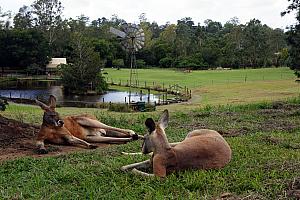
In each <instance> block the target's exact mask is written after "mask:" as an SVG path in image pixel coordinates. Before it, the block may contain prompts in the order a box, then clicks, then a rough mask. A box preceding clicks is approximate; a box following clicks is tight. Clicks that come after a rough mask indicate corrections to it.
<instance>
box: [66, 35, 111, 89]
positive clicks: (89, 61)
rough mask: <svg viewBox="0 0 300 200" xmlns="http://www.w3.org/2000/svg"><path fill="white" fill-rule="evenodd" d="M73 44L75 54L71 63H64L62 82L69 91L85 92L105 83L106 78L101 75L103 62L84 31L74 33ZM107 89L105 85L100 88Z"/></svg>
mask: <svg viewBox="0 0 300 200" xmlns="http://www.w3.org/2000/svg"><path fill="white" fill-rule="evenodd" d="M71 42H72V43H71V46H72V48H73V55H72V60H71V64H67V65H63V66H62V68H61V72H62V83H63V85H64V87H65V90H66V91H68V92H75V93H84V92H86V91H87V90H88V89H89V88H91V87H92V88H95V87H94V86H96V85H99V81H100V82H101V84H100V85H104V86H105V84H103V83H105V82H104V80H103V79H102V78H101V75H99V72H100V68H101V67H102V66H103V63H102V62H101V61H100V57H99V55H98V53H96V52H95V51H94V49H93V46H92V45H91V42H90V40H89V39H88V38H86V37H84V35H83V34H82V33H79V32H75V33H73V35H72V39H71ZM98 89H99V90H105V89H106V88H105V87H100V88H98Z"/></svg>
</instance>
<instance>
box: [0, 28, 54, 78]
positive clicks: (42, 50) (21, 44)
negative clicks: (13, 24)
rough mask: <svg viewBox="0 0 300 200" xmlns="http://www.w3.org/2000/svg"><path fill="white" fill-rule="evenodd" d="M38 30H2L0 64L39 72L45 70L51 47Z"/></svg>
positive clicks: (0, 36)
mask: <svg viewBox="0 0 300 200" xmlns="http://www.w3.org/2000/svg"><path fill="white" fill-rule="evenodd" d="M48 47H49V46H48V44H47V42H46V41H45V38H44V37H43V35H42V34H41V33H40V32H38V31H36V30H0V66H1V67H2V70H3V69H4V67H13V68H15V69H18V70H26V69H27V68H28V67H30V68H31V69H35V70H34V71H32V70H30V72H33V73H37V72H41V71H44V70H45V67H46V63H47V62H48V61H49V60H48V59H49V48H48Z"/></svg>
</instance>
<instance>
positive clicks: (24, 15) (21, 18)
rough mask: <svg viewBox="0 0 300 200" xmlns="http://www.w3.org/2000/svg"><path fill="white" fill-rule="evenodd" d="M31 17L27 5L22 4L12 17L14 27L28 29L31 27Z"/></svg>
mask: <svg viewBox="0 0 300 200" xmlns="http://www.w3.org/2000/svg"><path fill="white" fill-rule="evenodd" d="M32 22H33V17H32V14H31V10H30V8H29V7H28V6H22V7H21V8H20V9H19V12H18V13H17V14H16V15H15V17H14V28H15V29H29V28H32V27H33V24H32Z"/></svg>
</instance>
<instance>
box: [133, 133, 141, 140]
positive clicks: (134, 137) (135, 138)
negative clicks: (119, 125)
mask: <svg viewBox="0 0 300 200" xmlns="http://www.w3.org/2000/svg"><path fill="white" fill-rule="evenodd" d="M131 138H132V140H138V139H139V135H138V134H136V133H135V134H134V135H131Z"/></svg>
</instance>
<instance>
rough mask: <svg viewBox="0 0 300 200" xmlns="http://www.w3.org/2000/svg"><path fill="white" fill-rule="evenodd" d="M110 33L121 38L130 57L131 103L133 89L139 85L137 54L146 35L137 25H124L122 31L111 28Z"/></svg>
mask: <svg viewBox="0 0 300 200" xmlns="http://www.w3.org/2000/svg"><path fill="white" fill-rule="evenodd" d="M110 32H111V33H113V34H114V35H116V36H117V37H119V38H121V45H122V47H123V49H124V50H126V51H127V52H128V53H129V55H130V77H129V102H131V88H132V87H137V86H138V85H137V84H138V73H137V65H136V56H135V54H136V52H137V51H138V50H140V49H141V48H143V46H144V44H145V34H144V31H143V29H142V28H140V27H139V26H138V25H136V24H130V23H129V24H123V25H122V26H121V30H118V29H115V28H113V27H110Z"/></svg>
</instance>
